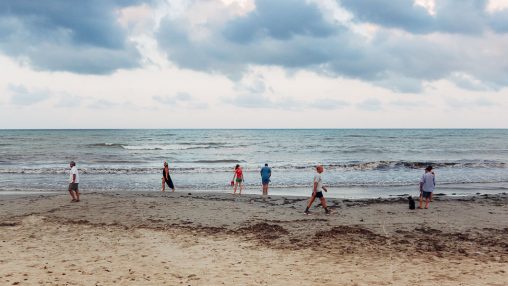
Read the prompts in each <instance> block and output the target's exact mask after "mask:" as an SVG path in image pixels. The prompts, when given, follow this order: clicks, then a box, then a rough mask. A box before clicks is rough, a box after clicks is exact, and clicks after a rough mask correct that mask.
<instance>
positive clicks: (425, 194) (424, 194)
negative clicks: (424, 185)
mask: <svg viewBox="0 0 508 286" xmlns="http://www.w3.org/2000/svg"><path fill="white" fill-rule="evenodd" d="M430 195H432V192H423V193H422V196H423V197H424V198H430Z"/></svg>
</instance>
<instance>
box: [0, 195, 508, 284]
mask: <svg viewBox="0 0 508 286" xmlns="http://www.w3.org/2000/svg"><path fill="white" fill-rule="evenodd" d="M307 199H308V197H287V196H269V197H267V198H264V199H263V198H262V197H261V196H252V195H242V196H233V195H230V194H217V193H197V192H193V193H191V194H190V195H189V194H188V193H183V192H180V193H178V192H177V193H160V192H159V193H156V192H138V193H127V192H107V193H106V192H96V193H90V192H87V193H84V195H83V196H82V201H81V202H80V203H69V200H70V197H69V196H68V194H65V193H61V194H51V195H40V196H0V220H1V222H2V223H1V224H0V230H1V231H0V241H1V243H0V253H1V258H0V260H1V262H2V264H3V265H5V267H2V268H1V269H0V282H1V283H2V284H7V285H11V284H13V283H14V282H20V285H24V284H26V285H32V284H38V282H40V281H42V282H45V283H52V284H65V283H69V284H80V285H81V284H85V285H95V283H96V282H99V283H100V284H108V285H109V284H115V283H124V284H127V285H131V284H132V285H136V284H139V283H145V284H148V285H160V284H162V283H163V282H168V283H169V284H177V283H186V285H210V284H211V285H217V284H222V283H225V284H226V285H237V284H243V285H259V284H262V285H284V284H286V283H287V281H288V280H291V281H294V282H295V285H309V284H316V283H319V284H323V285H337V284H343V285H371V284H374V283H378V284H381V285H408V284H410V283H416V284H417V285H435V284H441V285H456V284H463V285H485V284H489V285H503V284H502V283H504V281H506V280H507V278H508V273H506V267H507V266H508V243H507V242H506V236H507V235H508V227H507V225H506V221H508V208H506V206H507V204H508V195H506V194H499V195H487V196H481V195H480V196H470V197H450V196H445V197H439V196H437V197H436V199H435V201H434V202H433V203H431V207H430V209H429V210H409V209H408V204H407V200H406V199H405V198H390V199H362V200H350V199H328V200H327V202H328V204H329V206H330V208H331V209H332V210H333V211H334V213H333V214H332V215H330V216H326V215H325V214H324V211H323V210H322V208H321V207H318V206H317V204H314V206H313V207H312V209H311V212H312V213H313V214H312V215H311V216H305V215H303V210H304V206H305V204H306V202H307ZM76 242H78V243H77V244H76ZM422 267H424V268H425V269H428V270H429V271H422ZM105 269H107V270H108V271H106V270H105ZM63 273H65V275H63ZM267 274H269V275H267ZM25 275H26V276H25ZM83 275H86V276H83ZM80 277H86V279H90V280H87V281H90V283H88V282H83V281H84V280H80V279H83V278H80ZM24 279H27V280H24ZM132 279H134V280H132ZM24 281H27V282H26V283H24Z"/></svg>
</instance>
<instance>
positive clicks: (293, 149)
mask: <svg viewBox="0 0 508 286" xmlns="http://www.w3.org/2000/svg"><path fill="white" fill-rule="evenodd" d="M71 160H74V161H76V163H77V167H78V169H79V172H80V189H81V190H82V191H83V192H87V191H117V192H129V191H154V192H157V191H160V188H161V177H162V167H163V162H164V161H167V162H168V163H169V167H170V170H171V177H172V179H173V181H174V183H175V185H176V188H177V191H184V192H191V191H194V192H196V191H211V192H231V186H230V181H231V180H232V178H233V170H234V166H235V165H236V164H240V165H241V166H242V167H243V170H244V177H245V186H246V190H245V192H246V193H258V194H259V193H260V192H261V178H260V174H259V170H260V168H261V167H262V166H263V165H264V164H265V163H267V164H269V166H270V167H271V168H272V178H271V189H270V194H276V195H277V194H279V195H295V196H308V195H309V194H310V193H311V191H312V178H313V175H314V172H315V168H314V166H315V165H316V164H323V165H324V167H325V171H324V173H323V181H324V184H325V185H326V186H328V187H329V192H328V194H327V196H329V197H344V198H371V197H389V196H393V195H403V194H412V195H417V194H418V182H419V179H420V177H421V175H422V174H423V172H424V168H425V167H426V166H427V165H432V166H433V167H434V168H435V173H436V181H437V188H436V192H437V193H445V194H449V195H451V194H455V195H466V194H475V193H477V192H480V193H502V192H505V191H506V190H507V188H508V168H507V167H508V130H507V129H501V130H500V129H496V130H493V129H492V130H491V129H487V130H483V129H482V130H479V129H373V130H367V129H322V130H317V129H311V130H295V129H288V130H279V129H277V130H260V129H256V130H224V129H220V130H210V129H207V130H195V129H193V130H154V129H142V130H131V129H127V130H0V193H1V192H7V191H10V192H12V191H25V192H33V191H65V190H66V188H67V184H68V170H69V161H71Z"/></svg>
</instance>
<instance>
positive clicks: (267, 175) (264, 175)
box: [260, 164, 272, 196]
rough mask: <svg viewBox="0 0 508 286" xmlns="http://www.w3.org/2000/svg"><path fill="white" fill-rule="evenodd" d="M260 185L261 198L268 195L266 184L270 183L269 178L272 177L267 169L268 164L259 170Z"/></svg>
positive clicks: (269, 169)
mask: <svg viewBox="0 0 508 286" xmlns="http://www.w3.org/2000/svg"><path fill="white" fill-rule="evenodd" d="M260 173H261V183H262V184H263V196H266V195H268V184H269V183H270V177H271V176H272V169H271V168H270V167H268V164H265V166H264V167H263V168H261V171H260Z"/></svg>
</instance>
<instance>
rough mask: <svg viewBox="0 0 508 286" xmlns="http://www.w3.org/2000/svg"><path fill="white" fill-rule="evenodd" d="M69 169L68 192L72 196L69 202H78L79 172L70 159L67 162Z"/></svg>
mask: <svg viewBox="0 0 508 286" xmlns="http://www.w3.org/2000/svg"><path fill="white" fill-rule="evenodd" d="M69 166H70V167H71V170H70V171H69V194H70V195H71V197H72V200H71V203H77V202H79V188H78V184H79V173H78V168H77V167H76V163H75V162H74V161H71V162H70V163H69Z"/></svg>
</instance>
